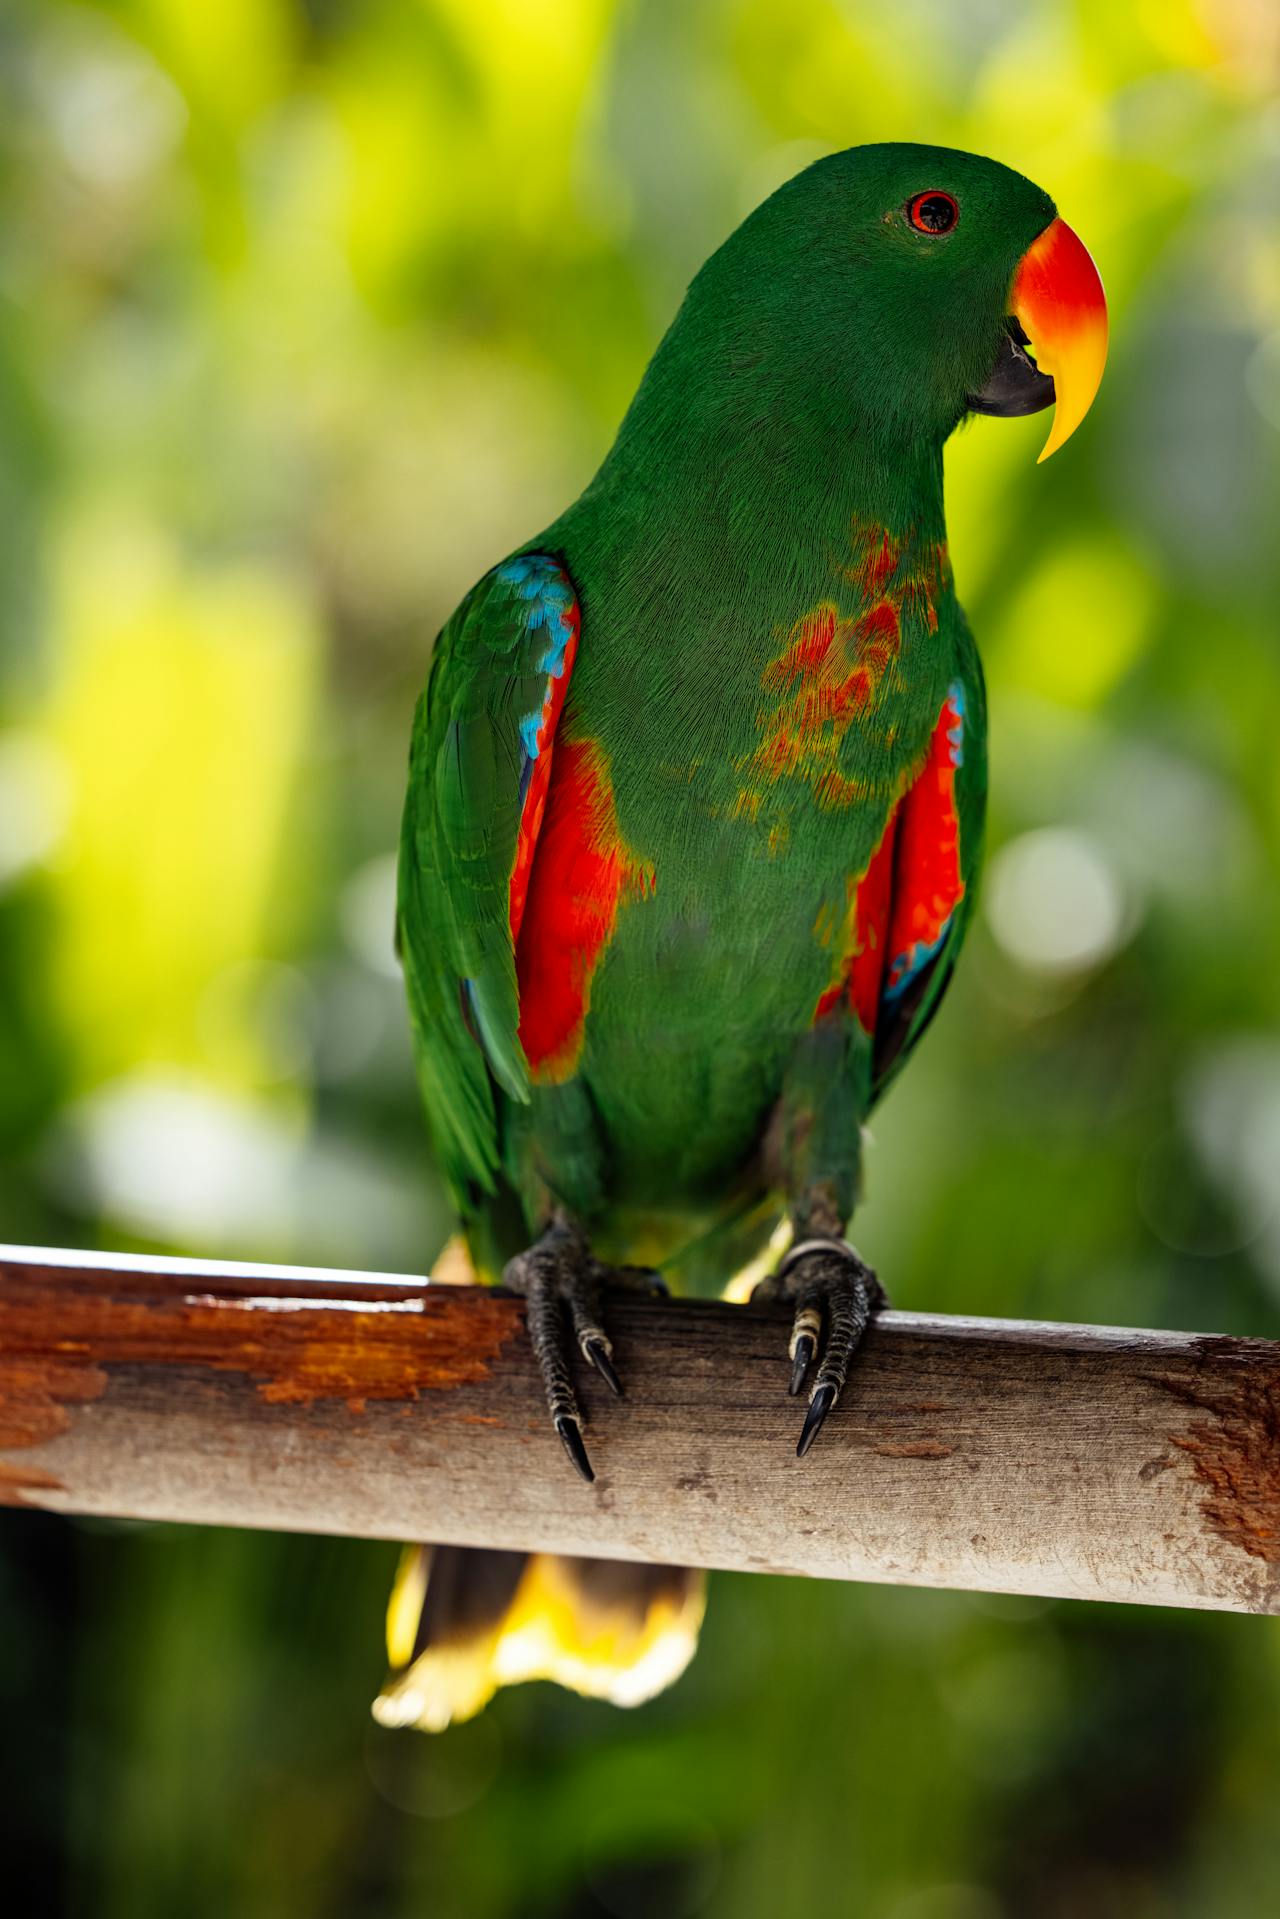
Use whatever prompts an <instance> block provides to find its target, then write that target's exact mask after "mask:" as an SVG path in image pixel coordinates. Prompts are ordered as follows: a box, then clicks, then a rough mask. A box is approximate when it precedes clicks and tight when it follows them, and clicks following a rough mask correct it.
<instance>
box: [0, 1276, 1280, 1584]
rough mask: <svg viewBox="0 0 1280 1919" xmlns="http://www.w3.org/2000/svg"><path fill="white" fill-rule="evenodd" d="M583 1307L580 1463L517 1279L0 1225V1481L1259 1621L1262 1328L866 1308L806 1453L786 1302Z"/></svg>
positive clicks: (1274, 1482)
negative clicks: (47, 1240) (149, 1245)
mask: <svg viewBox="0 0 1280 1919" xmlns="http://www.w3.org/2000/svg"><path fill="white" fill-rule="evenodd" d="M609 1322H610V1326H611V1328H612V1330H613V1333H614V1337H615V1344H616V1357H617V1361H618V1366H619V1369H620V1371H621V1373H622V1376H623V1379H624V1380H625V1382H626V1387H627V1398H626V1399H625V1400H623V1401H621V1402H616V1401H614V1400H612V1399H611V1398H610V1397H609V1396H608V1394H607V1393H606V1392H605V1391H604V1389H603V1387H602V1386H601V1384H600V1382H599V1381H598V1380H597V1379H596V1378H595V1377H594V1375H592V1374H590V1373H585V1376H581V1395H582V1400H583V1407H584V1411H585V1413H586V1417H587V1422H588V1424H587V1439H588V1443H589V1445H590V1449H591V1455H592V1459H593V1462H594V1464H595V1467H596V1473H597V1478H596V1483H595V1485H594V1486H586V1485H583V1484H582V1483H581V1482H580V1481H579V1480H578V1479H577V1478H576V1477H575V1475H574V1474H573V1473H572V1472H571V1471H570V1469H569V1467H568V1464H567V1462H566V1461H565V1459H564V1456H563V1454H562V1453H561V1450H560V1447H559V1446H558V1445H557V1444H556V1441H555V1438H554V1436H553V1435H552V1434H551V1433H550V1432H549V1430H548V1428H547V1424H546V1419H545V1415H544V1413H543V1410H542V1400H541V1393H540V1389H539V1385H538V1381H537V1377H536V1374H535V1370H534V1366H533V1362H532V1359H531V1356H530V1354H529V1351H528V1349H527V1346H526V1342H525V1338H524V1308H523V1305H522V1304H521V1302H520V1301H519V1300H517V1299H514V1298H510V1297H508V1296H505V1295H502V1294H497V1293H491V1292H485V1291H483V1290H477V1289H474V1288H470V1287H451V1286H437V1287H425V1286H424V1284H423V1282H422V1281H420V1280H417V1279H413V1278H406V1277H404V1276H392V1275H385V1274H382V1275H380V1274H349V1273H342V1272H328V1271H302V1270H298V1269H286V1268H279V1267H253V1266H231V1265H224V1264H214V1263H210V1262H199V1261H179V1260H143V1259H128V1258H120V1259H117V1258H115V1257H113V1256H106V1255H87V1254H67V1253H55V1252H42V1251H40V1250H37V1249H25V1248H7V1249H4V1248H0V1503H8V1504H11V1505H25V1506H36V1507H43V1508H46V1509H48V1510H50V1511H53V1512H63V1513H107V1514H121V1515H132V1516H135V1517H141V1518H146V1519H175V1520H192V1521H197V1522H201V1523H206V1524H224V1525H235V1526H265V1527H273V1528H279V1529H287V1530H302V1531H310V1532H333V1533H347V1534H357V1535H362V1536H367V1537H371V1538H392V1539H399V1538H415V1539H432V1540H439V1541H450V1542H457V1543H462V1544H477V1545H478V1544H484V1545H490V1546H509V1547H541V1548H553V1549H555V1550H558V1551H566V1552H578V1553H588V1554H595V1555H602V1556H605V1557H611V1558H619V1559H660V1560H676V1561H683V1562H686V1563H688V1564H692V1565H705V1566H727V1567H734V1568H737V1569H739V1570H753V1571H760V1572H789V1573H810V1574H817V1575H821V1576H823V1577H828V1578H837V1579H869V1580H887V1581H896V1582H901V1583H905V1584H912V1585H928V1586H956V1587H967V1588H976V1589H985V1590H988V1591H997V1592H1018V1593H1043V1594H1061V1595H1066V1596H1069V1597H1075V1598H1085V1599H1120V1600H1147V1601H1153V1602H1155V1603H1158V1604H1165V1605H1181V1606H1204V1607H1217V1608H1222V1609H1230V1610H1236V1611H1257V1612H1276V1611H1280V1344H1275V1343H1271V1342H1267V1341H1261V1340H1240V1339H1225V1338H1218V1337H1195V1336H1191V1335H1187V1334H1181V1333H1154V1332H1128V1331H1119V1330H1115V1329H1111V1328H1105V1327H1085V1326H1061V1325H1033V1324H1025V1323H1021V1322H1016V1321H998V1320H971V1319H954V1318H932V1317H926V1316H922V1315H919V1314H913V1313H889V1314H886V1315H885V1316H884V1317H883V1318H882V1319H881V1320H880V1322H879V1323H878V1325H877V1326H876V1327H875V1328H874V1329H873V1331H872V1333H871V1335H870V1337H869V1339H868V1342H867V1345H866V1348H865V1350H864V1352H863V1354H862V1355H861V1356H860V1358H859V1359H858V1360H857V1362H856V1363H855V1368H854V1372H853V1375H852V1377H851V1379H850V1383H849V1387H848V1389H847V1390H846V1392H845V1395H844V1397H843V1399H842V1401H841V1403H840V1405H839V1406H838V1407H837V1408H836V1410H835V1412H834V1413H833V1414H832V1416H831V1418H830V1419H829V1420H828V1422H827V1425H826V1427H825V1428H824V1430H823V1432H822V1434H821V1437H820V1438H819V1440H818V1442H817V1444H816V1445H815V1447H814V1449H813V1451H812V1452H811V1453H810V1455H809V1457H808V1458H807V1459H805V1460H803V1461H801V1460H797V1459H796V1458H795V1456H794V1447H795V1439H796V1434H797V1432H798V1429H799V1425H800V1421H801V1416H802V1411H803V1407H802V1405H801V1404H800V1403H798V1402H796V1401H794V1400H790V1399H788V1397H787V1393H786V1381H787V1373H788V1366H787V1361H786V1325H785V1319H784V1317H783V1316H780V1315H779V1314H778V1313H777V1312H776V1311H774V1310H767V1311H766V1310H757V1309H755V1308H743V1307H731V1306H720V1305H706V1304H691V1303H688V1302H661V1301H649V1300H641V1299H637V1298H634V1297H630V1296H627V1297H619V1298H616V1299H614V1300H612V1301H611V1302H610V1306H609Z"/></svg>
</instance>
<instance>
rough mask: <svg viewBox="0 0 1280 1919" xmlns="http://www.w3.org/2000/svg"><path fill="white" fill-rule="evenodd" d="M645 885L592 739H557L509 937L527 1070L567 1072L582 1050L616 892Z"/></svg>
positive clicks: (635, 892) (640, 893)
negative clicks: (516, 921)
mask: <svg viewBox="0 0 1280 1919" xmlns="http://www.w3.org/2000/svg"><path fill="white" fill-rule="evenodd" d="M653 889H654V872H653V868H652V866H650V865H648V864H647V863H646V862H644V861H642V860H638V859H637V858H636V857H635V856H634V854H632V853H631V851H630V849H629V848H628V847H627V846H626V845H625V844H624V842H623V840H622V837H621V834H620V833H619V831H618V815H617V810H616V808H615V806H614V799H613V787H612V784H611V783H610V779H609V771H608V765H607V763H606V760H605V756H604V753H603V752H602V750H601V748H600V746H599V745H598V743H597V742H596V741H595V740H568V739H562V740H560V741H559V742H558V743H557V745H556V750H555V754H554V757H553V760H552V766H551V776H550V781H549V788H548V791H547V795H546V801H545V811H544V812H543V815H542V822H541V832H540V833H539V834H538V844H537V858H536V859H535V860H533V862H532V871H531V872H530V874H529V878H528V892H527V899H526V903H525V907H524V912H523V917H522V922H521V926H520V938H519V943H518V945H517V947H516V975H517V978H518V981H519V986H520V1044H521V1045H522V1047H523V1048H524V1053H525V1058H526V1059H527V1060H528V1062H529V1070H530V1072H531V1074H532V1075H533V1077H534V1079H535V1080H540V1081H542V1082H543V1083H544V1084H553V1085H555V1084H559V1083H560V1082H561V1081H563V1080H565V1079H567V1078H568V1077H569V1076H570V1074H571V1073H572V1072H573V1069H574V1067H575V1065H576V1064H577V1060H578V1055H579V1053H580V1052H581V1050H582V1035H583V1027H584V1025H585V1022H586V1017H587V1010H588V1008H589V1006H590V1004H591V981H592V978H593V976H594V974H595V970H596V968H597V966H598V965H599V963H600V958H601V955H602V954H603V952H604V950H605V948H606V947H607V946H608V944H609V942H610V940H611V939H612V938H613V934H614V929H615V927H616V925H617V919H618V908H619V906H620V905H621V904H622V902H623V901H624V900H625V899H630V898H644V897H646V896H647V895H649V894H651V893H652V892H653Z"/></svg>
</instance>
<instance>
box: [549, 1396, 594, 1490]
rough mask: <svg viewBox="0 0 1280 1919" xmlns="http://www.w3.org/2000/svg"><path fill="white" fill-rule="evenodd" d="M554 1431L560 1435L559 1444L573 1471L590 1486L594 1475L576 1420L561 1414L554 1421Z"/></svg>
mask: <svg viewBox="0 0 1280 1919" xmlns="http://www.w3.org/2000/svg"><path fill="white" fill-rule="evenodd" d="M556 1431H557V1432H558V1433H559V1435H560V1443H561V1445H562V1446H563V1447H564V1449H565V1451H566V1452H567V1453H568V1455H569V1458H570V1459H571V1460H572V1462H573V1465H574V1468H575V1470H576V1471H577V1472H579V1473H581V1475H582V1477H583V1478H584V1479H585V1480H586V1482H587V1484H588V1486H590V1485H591V1484H592V1483H593V1481H594V1480H595V1474H594V1473H593V1472H592V1470H591V1461H590V1460H589V1459H588V1458H587V1449H586V1447H585V1446H584V1445H583V1443H582V1432H581V1429H580V1427H579V1425H578V1422H577V1420H576V1419H570V1417H569V1415H568V1414H567V1413H561V1415H560V1417H559V1419H557V1421H556Z"/></svg>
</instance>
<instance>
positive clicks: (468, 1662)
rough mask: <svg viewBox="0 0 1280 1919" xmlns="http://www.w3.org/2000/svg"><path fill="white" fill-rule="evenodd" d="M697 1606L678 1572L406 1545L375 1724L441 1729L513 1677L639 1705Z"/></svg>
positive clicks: (689, 1628)
mask: <svg viewBox="0 0 1280 1919" xmlns="http://www.w3.org/2000/svg"><path fill="white" fill-rule="evenodd" d="M705 1602H706V1574H705V1573H702V1572H691V1571H689V1570H688V1569H687V1568H685V1567H683V1566H643V1565H631V1564H629V1563H626V1562H623V1561H619V1560H610V1559H560V1558H557V1557H555V1556H554V1555H552V1554H550V1553H507V1552H490V1551H488V1550H483V1549H478V1548H473V1547H467V1546H406V1547H405V1549H404V1552H403V1554H402V1555H401V1559H400V1570H399V1572H398V1573H397V1575H396V1583H395V1586H394V1588H393V1590H392V1593H391V1603H390V1605H389V1606H388V1608H387V1653H388V1657H389V1659H390V1662H391V1667H392V1671H391V1675H390V1677H389V1678H388V1680H387V1683H386V1685H385V1686H384V1687H383V1689H382V1691H381V1693H380V1694H379V1695H378V1698H377V1699H376V1700H375V1701H374V1707H373V1714H374V1718H375V1719H377V1720H378V1721H379V1722H380V1723H381V1724H382V1725H384V1726H419V1727H421V1728H422V1730H423V1731H424V1732H443V1730H444V1728H445V1727H446V1726H448V1725H450V1724H451V1723H453V1722H454V1721H456V1720H461V1719H470V1718H471V1717H472V1716H473V1715H474V1714H475V1713H478V1712H479V1711H480V1710H481V1708H482V1707H483V1706H485V1705H487V1704H488V1702H489V1700H490V1699H492V1697H493V1695H494V1693H495V1692H496V1691H497V1690H498V1688H499V1686H514V1685H516V1684H518V1682H519V1681H520V1680H522V1679H554V1680H556V1681H557V1683H558V1684H559V1685H561V1686H568V1687H570V1688H571V1689H572V1690H573V1691H574V1692H579V1693H582V1694H584V1695H585V1696H586V1697H587V1698H589V1699H609V1700H612V1702H613V1704H614V1705H615V1706H638V1705H639V1704H640V1703H641V1702H642V1701H643V1700H645V1699H652V1697H653V1695H654V1694H655V1693H659V1692H661V1691H662V1690H663V1688H664V1687H665V1686H669V1685H670V1684H671V1683H672V1681H673V1680H675V1679H678V1678H679V1677H680V1674H681V1673H682V1672H683V1671H684V1669H685V1667H686V1666H687V1665H688V1663H689V1661H690V1659H692V1657H693V1653H694V1649H695V1647H696V1646H697V1643H698V1628H699V1626H700V1625H701V1623H702V1612H703V1607H704V1605H705Z"/></svg>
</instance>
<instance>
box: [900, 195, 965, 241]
mask: <svg viewBox="0 0 1280 1919" xmlns="http://www.w3.org/2000/svg"><path fill="white" fill-rule="evenodd" d="M907 218H908V219H909V220H910V222H911V224H912V226H913V227H915V228H916V229H917V231H918V232H920V233H950V231H951V229H952V227H953V226H954V225H955V223H956V221H957V220H958V219H959V218H960V209H959V207H958V206H957V205H956V203H955V201H954V200H953V199H952V198H951V195H950V194H949V193H940V192H938V190H937V189H936V188H934V189H933V190H932V191H931V192H929V193H917V195H916V197H915V199H914V200H910V201H908V203H907Z"/></svg>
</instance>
